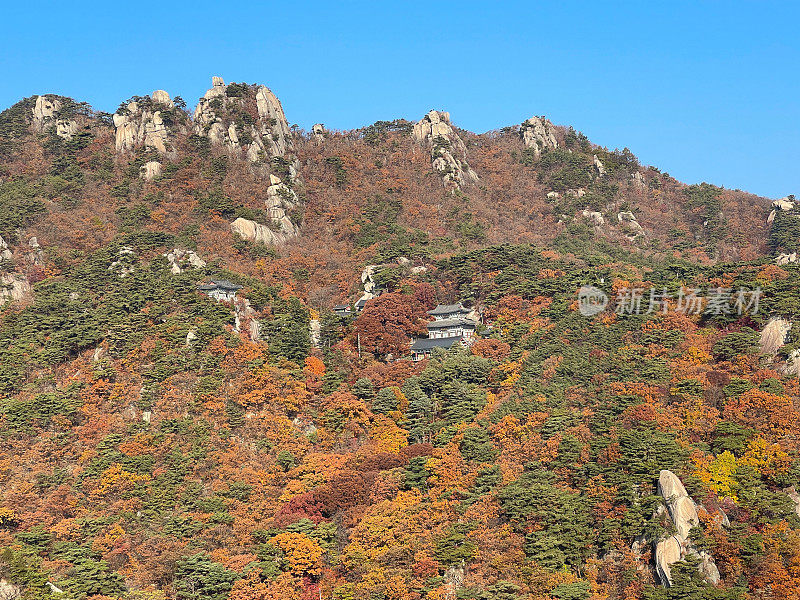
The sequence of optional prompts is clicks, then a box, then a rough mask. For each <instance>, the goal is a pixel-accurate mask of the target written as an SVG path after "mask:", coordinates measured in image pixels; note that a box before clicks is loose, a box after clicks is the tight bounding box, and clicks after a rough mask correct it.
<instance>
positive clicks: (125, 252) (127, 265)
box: [108, 246, 137, 279]
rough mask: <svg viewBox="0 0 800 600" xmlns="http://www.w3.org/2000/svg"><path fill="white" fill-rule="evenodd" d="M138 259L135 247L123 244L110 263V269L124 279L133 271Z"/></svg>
mask: <svg viewBox="0 0 800 600" xmlns="http://www.w3.org/2000/svg"><path fill="white" fill-rule="evenodd" d="M136 260H137V257H136V253H135V252H134V251H133V248H131V247H130V246H122V247H121V248H120V249H119V251H118V252H117V257H116V259H114V260H113V261H112V262H111V264H110V265H108V270H109V271H111V272H113V273H114V274H115V275H116V276H117V277H119V278H120V279H124V278H125V277H127V276H128V275H130V274H131V273H133V270H134V265H135V264H136Z"/></svg>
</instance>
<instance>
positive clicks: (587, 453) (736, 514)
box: [0, 77, 800, 600]
mask: <svg viewBox="0 0 800 600" xmlns="http://www.w3.org/2000/svg"><path fill="white" fill-rule="evenodd" d="M521 119H522V117H521ZM290 123H291V121H290V120H289V119H288V118H287V116H286V113H285V112H284V108H283V106H282V105H281V102H280V101H279V99H278V98H277V96H276V95H275V94H274V93H273V92H272V91H271V90H270V89H269V88H267V87H266V86H263V85H253V84H245V83H231V84H227V85H226V84H225V82H224V81H223V80H222V79H221V78H219V77H214V78H213V80H212V86H211V87H210V89H209V90H208V91H207V92H206V93H205V94H204V96H203V97H202V98H200V99H199V100H198V103H197V105H196V107H195V108H194V110H191V111H190V110H188V109H187V105H186V102H185V101H184V100H183V99H181V98H180V97H174V98H173V97H171V96H170V94H169V93H168V92H166V91H164V90H156V91H154V92H153V93H152V94H150V95H147V96H135V97H133V98H130V99H129V100H126V101H124V102H122V103H121V104H120V107H119V109H117V111H116V112H115V113H114V114H113V115H110V114H107V113H102V112H97V111H95V110H93V109H92V108H91V107H90V106H89V105H87V104H86V103H83V102H79V101H76V100H74V99H71V98H66V97H63V96H58V95H55V94H47V95H41V96H34V97H31V98H26V99H24V100H22V101H20V102H18V103H17V104H15V105H14V106H12V107H11V108H9V109H7V110H5V111H4V112H2V113H0V283H1V284H2V286H0V302H1V303H2V305H0V340H1V341H2V343H0V482H2V485H1V486H0V547H2V551H0V577H2V579H1V580H0V593H2V594H3V595H4V596H5V597H8V598H16V597H31V598H45V597H47V598H49V597H55V596H60V597H63V598H73V597H74V598H77V599H82V598H86V597H91V596H94V597H108V598H126V599H131V600H132V599H134V598H136V599H145V598H148V599H149V598H153V599H154V600H155V599H161V598H178V599H180V600H184V599H186V600H188V599H196V598H219V599H224V598H231V599H232V600H245V599H250V598H257V599H265V600H266V599H270V598H297V599H306V598H309V599H310V598H331V599H337V600H344V599H346V598H386V599H409V600H410V599H416V598H430V599H434V598H435V599H442V598H448V599H449V598H465V599H468V598H474V599H514V598H521V599H531V600H532V599H547V598H561V599H566V598H572V599H589V598H592V599H599V598H609V599H611V598H614V599H616V598H620V599H621V598H635V599H639V598H641V599H661V598H743V599H744V598H771V597H777V596H778V595H779V594H780V595H782V596H785V597H793V596H792V595H791V594H793V593H794V592H793V590H796V589H800V573H798V572H797V569H796V565H797V564H798V561H800V495H798V494H797V492H796V491H795V489H796V487H797V486H800V455H799V454H798V452H799V451H800V444H798V441H797V436H796V434H795V432H796V425H797V422H798V419H800V389H799V388H798V369H799V368H800V336H798V335H797V328H796V327H794V326H793V323H794V321H795V320H796V319H797V315H798V314H800V304H799V303H798V300H797V290H798V284H799V283H800V272H798V269H797V266H796V264H795V261H796V257H797V246H798V239H800V220H798V218H797V214H798V213H800V210H798V209H797V208H796V204H795V199H794V197H793V196H788V197H787V198H784V199H780V200H774V201H773V200H769V199H766V198H761V197H758V196H754V195H751V194H747V193H745V192H741V191H732V190H726V189H722V188H718V187H715V186H712V185H709V184H705V183H703V184H700V185H685V184H682V183H680V182H679V181H677V180H675V179H674V178H672V177H670V176H669V175H668V174H666V173H663V172H661V171H660V170H658V169H657V168H655V167H644V166H642V165H640V164H639V162H638V160H637V158H636V157H635V156H634V155H633V154H632V153H631V152H630V151H629V150H628V149H623V150H609V149H607V148H603V147H600V146H597V145H594V144H592V143H591V142H590V141H589V140H588V139H587V138H586V137H585V136H584V135H583V134H581V133H580V132H578V131H576V130H575V129H574V128H572V127H565V126H560V125H555V124H553V123H551V122H550V121H549V120H548V119H547V118H546V117H544V116H534V117H530V118H526V119H524V120H521V122H520V123H519V124H515V125H511V126H508V127H504V128H502V129H499V130H496V131H491V132H487V133H483V134H475V133H471V132H468V131H465V130H462V129H460V128H458V127H457V126H456V125H455V123H454V119H453V118H451V115H450V114H449V113H447V112H445V111H443V110H431V111H430V112H429V113H428V114H426V115H421V116H420V119H419V120H418V121H416V122H409V121H406V120H403V119H396V120H391V121H388V120H387V121H379V122H377V123H374V124H372V125H369V126H367V127H363V128H361V129H357V130H352V131H331V130H328V129H326V128H325V126H324V125H323V124H317V125H314V127H313V128H312V130H311V131H309V132H306V131H302V130H300V129H299V128H297V127H296V126H293V125H291V124H290ZM437 306H438V307H439V308H438V309H437V310H433V309H434V308H435V307H437ZM432 319H436V320H435V321H432ZM448 332H449V333H448Z"/></svg>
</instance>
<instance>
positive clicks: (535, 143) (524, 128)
mask: <svg viewBox="0 0 800 600" xmlns="http://www.w3.org/2000/svg"><path fill="white" fill-rule="evenodd" d="M519 135H520V137H521V138H522V142H523V143H524V144H525V147H526V148H531V149H532V150H533V153H534V154H535V155H536V158H539V157H540V156H541V155H542V151H543V150H544V149H545V148H551V149H555V148H558V140H557V139H556V134H555V126H554V125H553V124H552V123H551V122H550V121H548V120H547V119H546V118H544V117H531V118H530V119H528V120H527V121H525V122H524V123H523V124H522V125H520V128H519Z"/></svg>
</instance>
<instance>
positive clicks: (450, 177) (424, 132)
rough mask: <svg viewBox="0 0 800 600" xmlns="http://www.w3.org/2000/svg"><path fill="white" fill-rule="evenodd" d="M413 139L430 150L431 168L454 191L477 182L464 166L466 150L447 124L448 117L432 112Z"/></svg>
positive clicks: (417, 125)
mask: <svg viewBox="0 0 800 600" xmlns="http://www.w3.org/2000/svg"><path fill="white" fill-rule="evenodd" d="M412 136H413V137H414V139H415V140H416V141H417V142H419V143H421V144H425V145H427V146H428V147H429V148H430V153H431V166H432V167H433V169H434V171H436V172H437V173H438V174H439V175H440V176H441V178H442V181H443V183H444V185H445V186H446V187H449V188H451V189H453V190H455V189H457V188H460V187H461V186H463V185H464V184H466V183H469V182H475V181H478V175H477V173H475V171H473V170H472V169H471V168H470V167H469V165H468V164H467V148H466V146H465V145H464V142H463V140H462V139H461V138H460V137H459V136H458V133H456V131H455V129H453V126H452V125H451V124H450V113H447V112H442V111H438V110H432V111H430V112H429V113H428V114H427V115H425V116H424V117H423V118H422V119H421V120H420V121H418V122H417V123H416V124H415V125H414V128H413V130H412Z"/></svg>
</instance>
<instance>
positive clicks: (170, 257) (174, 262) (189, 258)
mask: <svg viewBox="0 0 800 600" xmlns="http://www.w3.org/2000/svg"><path fill="white" fill-rule="evenodd" d="M164 258H166V259H167V262H168V263H169V266H170V271H172V274H173V275H178V274H180V273H183V272H184V271H185V270H186V269H187V268H189V267H192V268H194V269H202V268H203V267H205V266H206V261H204V260H203V259H202V258H200V257H199V256H198V255H197V253H196V252H194V251H193V250H183V249H181V248H175V249H173V250H172V252H167V253H166V254H165V255H164Z"/></svg>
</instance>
